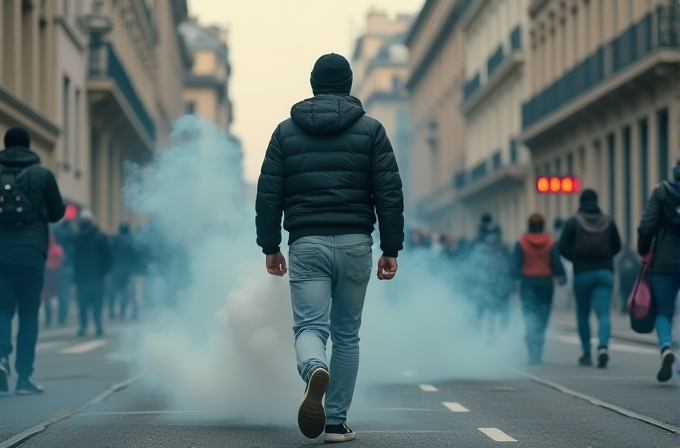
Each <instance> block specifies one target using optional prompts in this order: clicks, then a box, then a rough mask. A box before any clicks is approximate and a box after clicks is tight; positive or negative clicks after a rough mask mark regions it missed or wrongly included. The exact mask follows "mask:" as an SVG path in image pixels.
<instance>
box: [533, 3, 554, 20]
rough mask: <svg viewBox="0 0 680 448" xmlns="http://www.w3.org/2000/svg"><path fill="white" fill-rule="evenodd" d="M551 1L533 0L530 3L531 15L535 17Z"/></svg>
mask: <svg viewBox="0 0 680 448" xmlns="http://www.w3.org/2000/svg"><path fill="white" fill-rule="evenodd" d="M550 1H551V0H532V2H531V4H530V5H529V16H530V17H532V18H533V17H535V16H536V15H537V14H538V13H540V12H541V10H542V9H543V8H544V7H545V6H546V5H547V4H548V3H550Z"/></svg>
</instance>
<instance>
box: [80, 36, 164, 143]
mask: <svg viewBox="0 0 680 448" xmlns="http://www.w3.org/2000/svg"><path fill="white" fill-rule="evenodd" d="M89 75H90V77H93V78H98V77H109V78H112V79H113V80H114V81H115V82H116V84H117V85H118V88H119V89H120V91H121V93H122V94H123V96H124V97H125V99H126V100H127V102H128V104H129V105H130V107H131V108H132V110H133V112H134V113H135V115H136V116H137V118H138V119H139V121H140V123H141V124H142V126H143V127H144V129H145V130H146V132H147V133H148V134H149V136H150V137H151V139H152V140H155V138H156V127H155V125H154V123H153V120H152V119H151V116H150V115H149V114H148V112H147V111H146V108H145V107H144V105H143V104H142V101H141V100H140V98H139V96H138V95H137V92H136V91H135V88H134V86H133V85H132V82H131V81H130V77H129V76H128V74H127V72H126V71H125V68H124V67H123V65H122V64H121V62H120V60H119V59H118V56H117V55H116V52H115V50H114V49H113V46H112V45H111V43H110V42H106V43H101V42H99V43H98V42H96V41H95V42H93V44H92V45H91V46H90V68H89Z"/></svg>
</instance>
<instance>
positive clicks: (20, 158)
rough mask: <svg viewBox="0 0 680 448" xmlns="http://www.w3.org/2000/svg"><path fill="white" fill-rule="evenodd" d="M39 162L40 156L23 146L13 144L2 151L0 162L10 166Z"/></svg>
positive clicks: (0, 152) (29, 164)
mask: <svg viewBox="0 0 680 448" xmlns="http://www.w3.org/2000/svg"><path fill="white" fill-rule="evenodd" d="M37 163H40V156H38V154H36V153H35V152H33V151H31V150H30V149H29V148H24V147H23V146H11V147H9V148H5V149H3V150H2V151H0V164H2V165H5V166H8V167H22V166H31V165H35V164H37Z"/></svg>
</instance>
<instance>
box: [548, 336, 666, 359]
mask: <svg viewBox="0 0 680 448" xmlns="http://www.w3.org/2000/svg"><path fill="white" fill-rule="evenodd" d="M549 338H550V339H554V340H556V341H561V342H566V343H567V344H572V345H579V346H580V345H581V340H580V339H579V338H578V337H577V336H564V335H551V336H549ZM593 341H594V342H595V343H597V342H599V341H597V339H593ZM609 350H614V351H618V352H627V353H638V354H643V355H654V356H658V355H659V351H658V350H656V349H653V348H647V347H636V346H634V345H624V344H616V343H614V344H609Z"/></svg>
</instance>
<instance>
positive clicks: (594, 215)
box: [560, 189, 621, 368]
mask: <svg viewBox="0 0 680 448" xmlns="http://www.w3.org/2000/svg"><path fill="white" fill-rule="evenodd" d="M580 202H581V206H580V207H579V210H578V213H576V215H574V216H572V217H571V218H569V219H568V220H567V222H566V223H565V225H564V230H563V231H562V236H561V238H560V254H561V255H562V256H563V257H564V258H566V259H567V260H569V261H571V262H572V263H573V265H574V295H575V296H576V315H577V323H578V332H579V337H580V338H581V347H582V349H583V355H582V356H581V358H580V359H579V364H581V365H584V366H590V365H592V363H593V361H592V355H591V344H590V322H589V319H590V313H591V310H592V309H593V308H594V309H595V314H596V315H597V319H598V321H599V332H598V333H599V334H598V336H599V346H598V349H597V362H598V367H600V368H605V367H607V363H608V362H609V349H608V346H609V338H610V336H611V316H610V313H611V310H610V308H611V302H612V294H613V289H614V256H615V255H616V254H618V253H619V251H621V237H620V236H619V231H618V229H617V227H616V223H615V222H614V220H613V219H612V218H611V217H610V216H609V215H606V214H604V213H602V210H601V209H600V207H599V206H598V205H597V193H595V191H593V190H590V189H587V190H584V191H583V192H582V193H581V198H580Z"/></svg>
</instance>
